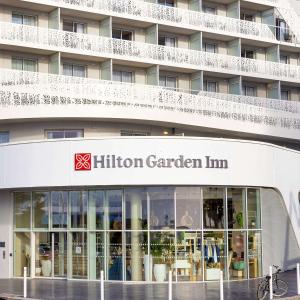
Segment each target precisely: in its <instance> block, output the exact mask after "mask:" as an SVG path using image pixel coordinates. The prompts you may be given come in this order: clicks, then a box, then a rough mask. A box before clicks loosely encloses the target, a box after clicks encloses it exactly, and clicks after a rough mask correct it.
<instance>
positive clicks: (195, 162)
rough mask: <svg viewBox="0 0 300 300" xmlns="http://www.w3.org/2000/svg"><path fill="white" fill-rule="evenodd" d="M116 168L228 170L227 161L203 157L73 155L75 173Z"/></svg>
mask: <svg viewBox="0 0 300 300" xmlns="http://www.w3.org/2000/svg"><path fill="white" fill-rule="evenodd" d="M92 168H93V169H97V168H101V169H110V168H111V169H116V168H127V169H128V168H150V169H153V168H178V169H179V168H187V169H189V168H192V169H197V168H198V169H201V168H206V169H228V168H229V165H228V160H227V159H223V158H222V159H219V158H213V157H211V156H208V155H206V156H204V157H203V158H190V157H185V156H184V155H179V156H178V157H170V158H164V157H159V156H157V155H155V154H149V155H148V156H146V157H145V158H140V157H122V156H120V155H114V154H113V155H110V154H107V155H92V153H75V154H74V169H75V171H90V170H91V169H92Z"/></svg>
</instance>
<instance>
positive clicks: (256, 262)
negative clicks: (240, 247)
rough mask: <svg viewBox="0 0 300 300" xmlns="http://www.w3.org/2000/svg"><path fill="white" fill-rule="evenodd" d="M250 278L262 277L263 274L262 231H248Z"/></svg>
mask: <svg viewBox="0 0 300 300" xmlns="http://www.w3.org/2000/svg"><path fill="white" fill-rule="evenodd" d="M248 260H249V262H248V263H249V266H248V268H249V278H256V277H260V276H261V275H262V274H261V233H260V232H255V231H249V232H248Z"/></svg>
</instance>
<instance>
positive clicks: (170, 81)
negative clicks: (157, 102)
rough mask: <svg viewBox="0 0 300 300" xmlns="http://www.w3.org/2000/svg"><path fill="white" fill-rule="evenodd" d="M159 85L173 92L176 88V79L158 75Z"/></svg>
mask: <svg viewBox="0 0 300 300" xmlns="http://www.w3.org/2000/svg"><path fill="white" fill-rule="evenodd" d="M159 85H160V86H163V87H166V88H168V89H171V90H175V89H176V87H177V78H176V77H175V76H168V75H160V76H159Z"/></svg>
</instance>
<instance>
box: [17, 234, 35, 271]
mask: <svg viewBox="0 0 300 300" xmlns="http://www.w3.org/2000/svg"><path fill="white" fill-rule="evenodd" d="M30 251H31V248H30V232H16V233H15V236H14V275H15V276H17V277H20V276H23V271H24V267H27V275H28V276H29V274H30V259H31V257H30V253H31V252H30Z"/></svg>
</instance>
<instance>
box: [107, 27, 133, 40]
mask: <svg viewBox="0 0 300 300" xmlns="http://www.w3.org/2000/svg"><path fill="white" fill-rule="evenodd" d="M114 30H115V31H117V30H119V31H120V38H117V37H113V31H114ZM125 31H126V32H129V33H131V40H127V39H123V32H125ZM111 34H112V38H113V39H117V40H122V41H134V30H130V29H126V28H119V27H113V28H112V30H111Z"/></svg>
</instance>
